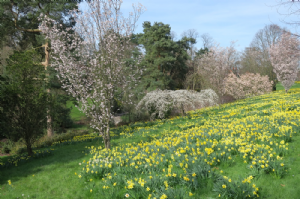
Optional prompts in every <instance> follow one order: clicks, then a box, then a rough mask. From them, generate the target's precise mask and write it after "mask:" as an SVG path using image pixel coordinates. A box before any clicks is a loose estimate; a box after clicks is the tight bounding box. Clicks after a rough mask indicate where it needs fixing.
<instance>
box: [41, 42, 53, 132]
mask: <svg viewBox="0 0 300 199" xmlns="http://www.w3.org/2000/svg"><path fill="white" fill-rule="evenodd" d="M43 46H44V47H45V62H42V64H43V65H44V66H45V70H46V71H47V67H48V63H49V52H48V42H46V43H45V44H44V45H43ZM48 81H49V79H48V74H47V82H48ZM47 92H48V93H50V89H49V88H48V89H47ZM47 136H48V137H52V136H53V128H52V117H51V115H50V110H49V109H48V110H47Z"/></svg>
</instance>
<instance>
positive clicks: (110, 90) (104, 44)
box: [39, 0, 144, 148]
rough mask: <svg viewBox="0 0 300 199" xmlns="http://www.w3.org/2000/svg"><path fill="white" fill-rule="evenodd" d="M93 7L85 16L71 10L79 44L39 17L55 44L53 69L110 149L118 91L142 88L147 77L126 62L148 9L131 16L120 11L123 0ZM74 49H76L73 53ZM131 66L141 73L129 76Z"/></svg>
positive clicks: (101, 1) (101, 2)
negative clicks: (138, 85)
mask: <svg viewBox="0 0 300 199" xmlns="http://www.w3.org/2000/svg"><path fill="white" fill-rule="evenodd" d="M87 3H88V6H89V10H88V12H86V14H85V15H80V13H78V12H76V9H74V10H73V12H72V11H70V13H71V14H72V16H73V17H74V19H75V21H76V24H77V25H78V26H76V27H75V28H74V30H75V33H76V34H75V36H74V39H73V40H71V39H70V37H69V36H68V34H67V33H66V32H64V31H59V30H58V24H56V23H55V22H54V21H53V20H51V19H49V18H48V17H47V16H43V15H41V17H40V18H39V19H40V20H41V21H42V22H41V25H40V26H39V29H40V30H42V32H43V33H44V34H45V35H46V39H50V41H51V48H52V49H53V54H52V56H51V58H52V59H53V63H51V66H52V67H55V69H56V70H57V71H58V72H59V76H58V78H59V79H60V81H61V82H62V84H63V86H62V87H63V88H65V89H66V91H67V92H68V93H70V94H71V95H72V96H73V97H75V98H76V99H77V101H78V102H79V104H80V105H81V106H80V110H81V111H83V112H84V113H85V114H86V115H87V116H89V117H90V118H92V120H91V123H90V126H91V127H92V128H93V129H95V130H97V131H98V132H99V134H100V135H101V136H102V137H103V141H104V144H105V148H110V134H109V131H110V121H111V119H112V117H113V113H112V110H111V107H112V106H113V105H112V104H113V103H112V102H113V99H114V96H115V92H116V89H117V88H118V86H121V87H122V88H123V90H130V89H131V90H133V88H128V87H130V86H132V85H133V84H132V82H134V83H135V85H136V83H137V82H138V76H139V75H140V74H141V71H140V70H138V69H136V68H135V67H134V66H132V65H130V66H128V65H127V66H126V67H125V64H124V63H125V58H126V52H127V49H128V46H130V37H131V34H132V33H133V31H134V28H135V23H136V21H137V19H138V18H139V16H140V15H141V13H142V11H143V10H144V8H143V6H142V5H141V4H139V5H138V6H137V7H135V6H133V8H134V13H130V15H129V17H128V18H125V17H123V16H122V14H121V12H120V7H121V4H122V1H121V0H95V1H91V2H87ZM77 11H78V10H77ZM60 26H61V25H60ZM68 30H70V29H68ZM79 35H80V36H81V37H82V38H84V40H83V41H82V39H80V37H79ZM68 42H69V43H70V45H69V44H68ZM72 50H75V51H74V52H73V53H70V51H72ZM75 57H80V59H79V60H78V59H75ZM131 67H132V68H135V69H136V70H133V71H134V72H133V73H130V74H129V73H128V74H127V75H126V76H125V75H124V71H125V70H129V69H130V68H131ZM131 97H132V94H131V95H129V97H128V98H127V99H128V100H129V101H130V99H131Z"/></svg>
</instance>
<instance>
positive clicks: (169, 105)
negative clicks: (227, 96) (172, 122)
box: [136, 89, 218, 120]
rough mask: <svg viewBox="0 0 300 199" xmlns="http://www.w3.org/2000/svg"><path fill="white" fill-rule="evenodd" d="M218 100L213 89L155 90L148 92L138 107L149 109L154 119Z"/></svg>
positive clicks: (207, 104) (151, 117)
mask: <svg viewBox="0 0 300 199" xmlns="http://www.w3.org/2000/svg"><path fill="white" fill-rule="evenodd" d="M217 101H218V96H217V94H216V93H215V92H214V91H213V90H212V89H207V90H203V91H201V92H196V91H188V90H176V91H170V90H164V91H162V90H155V91H152V92H149V93H147V95H146V96H145V97H144V98H143V99H142V100H141V101H140V102H139V103H138V105H137V107H136V109H137V110H139V111H140V112H142V111H144V110H145V111H147V112H148V113H149V114H150V120H153V119H155V118H160V119H163V118H166V117H167V116H168V115H169V114H170V113H171V111H172V110H173V111H179V112H181V113H182V114H185V112H186V111H188V110H194V109H199V108H203V107H207V106H213V105H217Z"/></svg>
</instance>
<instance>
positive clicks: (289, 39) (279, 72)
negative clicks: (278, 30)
mask: <svg viewBox="0 0 300 199" xmlns="http://www.w3.org/2000/svg"><path fill="white" fill-rule="evenodd" d="M299 45H300V42H299V40H298V39H297V38H296V37H295V36H293V35H292V34H291V33H289V32H285V33H284V34H282V36H281V38H280V40H279V41H278V43H277V44H275V45H272V46H271V47H270V60H271V63H272V65H273V68H274V69H273V70H274V72H275V73H276V76H277V79H278V80H279V81H280V82H281V84H282V85H283V86H284V88H285V92H286V93H287V92H288V90H289V89H290V88H291V86H292V85H293V84H294V82H295V80H296V79H297V72H298V70H297V68H298V66H299V61H300V47H299Z"/></svg>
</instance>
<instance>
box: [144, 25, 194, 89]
mask: <svg viewBox="0 0 300 199" xmlns="http://www.w3.org/2000/svg"><path fill="white" fill-rule="evenodd" d="M143 28H144V30H143V32H144V33H142V34H140V39H139V44H142V45H143V46H144V48H145V50H146V54H145V57H144V59H143V62H142V65H145V66H146V71H145V73H144V76H143V84H142V87H143V89H146V90H148V91H151V90H155V89H157V88H160V89H170V90H172V89H175V88H182V87H183V81H184V78H185V74H186V73H187V66H186V63H185V62H186V60H187V59H188V54H187V50H188V49H189V48H190V43H195V40H194V39H193V38H187V37H184V38H182V39H181V40H179V41H173V40H172V38H171V27H170V26H169V25H168V24H163V23H162V22H155V23H154V24H153V25H151V23H150V22H148V21H146V22H144V23H143Z"/></svg>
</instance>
